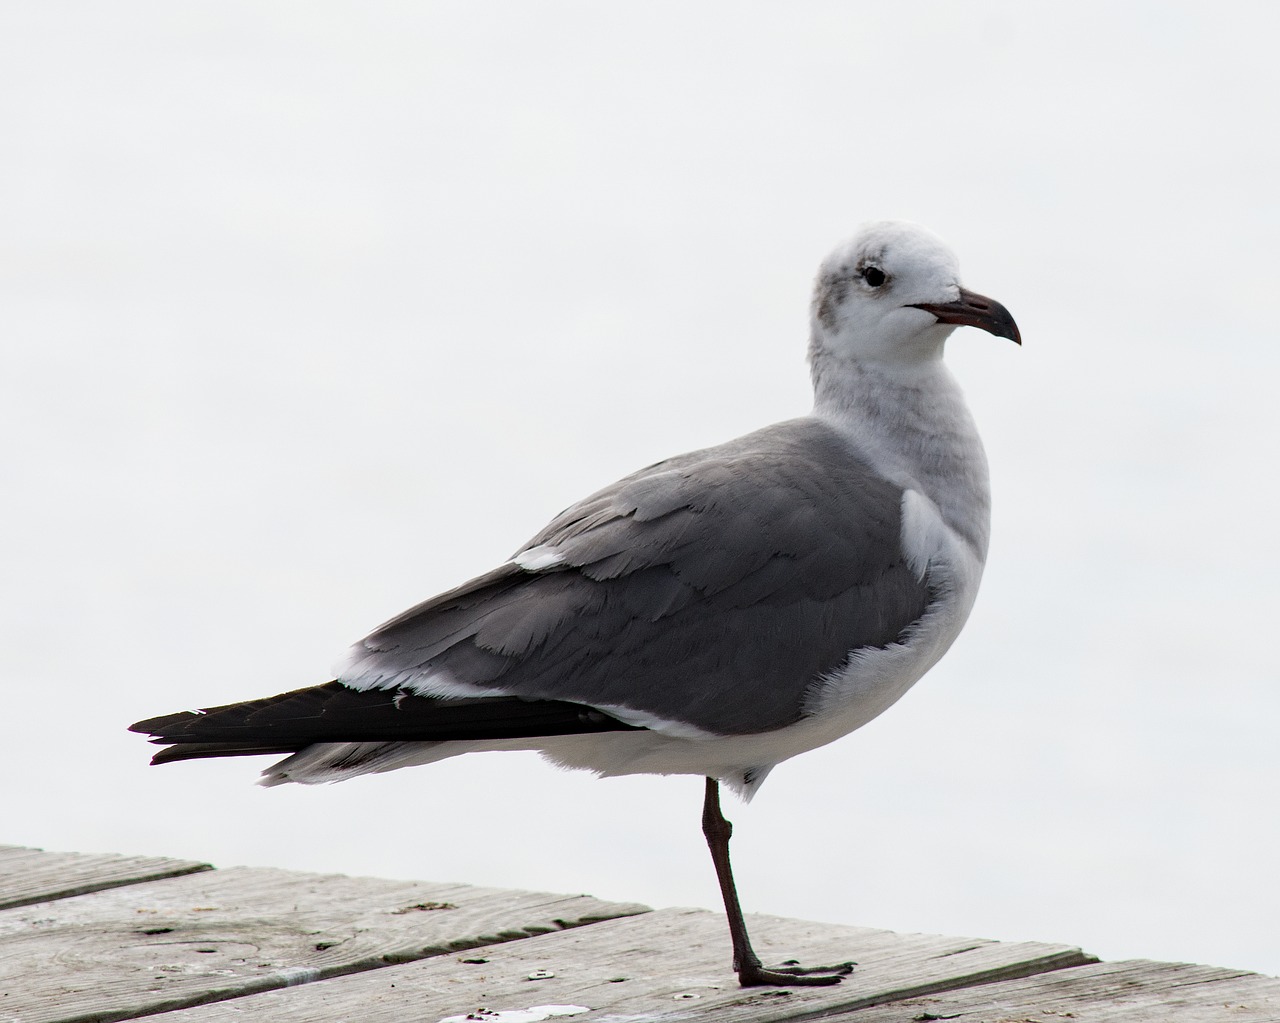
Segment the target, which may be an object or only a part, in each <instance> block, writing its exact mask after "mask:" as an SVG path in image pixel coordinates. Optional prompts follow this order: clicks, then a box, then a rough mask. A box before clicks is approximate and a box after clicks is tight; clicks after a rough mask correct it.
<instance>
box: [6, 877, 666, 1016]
mask: <svg viewBox="0 0 1280 1023" xmlns="http://www.w3.org/2000/svg"><path fill="white" fill-rule="evenodd" d="M644 911H645V907H643V906H637V905H634V904H618V903H608V902H603V901H600V900H598V899H594V898H590V897H588V896H566V895H547V894H541V893H534V892H516V891H505V890H501V889H493V888H472V887H469V886H466V885H450V884H425V883H421V882H410V881H384V880H376V879H371V878H351V877H343V876H340V875H317V874H301V873H295V872H291V871H282V870H259V869H250V868H245V867H241V868H235V869H231V870H212V871H207V872H204V873H198V874H189V875H186V876H183V877H175V878H168V879H165V880H160V881H152V882H148V883H145V884H137V885H131V886H129V887H127V888H114V889H109V890H105V891H98V892H94V893H92V894H88V895H81V896H77V897H74V898H68V899H61V900H59V901H57V902H51V903H42V904H40V905H37V906H30V907H23V908H17V909H9V910H4V911H0V1019H21V1021H22V1023H54V1021H87V1020H95V1021H109V1020H121V1019H132V1018H134V1017H136V1016H141V1015H146V1014H149V1013H155V1012H159V1011H162V1010H165V1009H172V1008H176V1007H179V1006H189V1005H198V1004H201V1003H203V1002H207V1001H210V1000H213V999H219V998H228V997H234V996H237V995H243V994H246V993H248V992H252V991H262V990H269V989H272V988H279V987H285V986H287V985H292V984H299V983H305V982H307V981H311V980H316V979H318V978H323V977H333V976H337V975H341V974H346V973H351V972H354V971H360V970H369V969H374V968H377V967H384V966H386V965H387V964H389V963H403V962H408V961H412V960H416V959H421V958H423V957H426V956H434V955H442V954H444V953H448V952H455V951H458V950H461V949H468V948H473V947H476V946H479V945H490V944H493V943H495V942H503V941H509V940H512V939H516V938H524V937H527V936H529V935H531V934H541V933H545V932H548V931H556V930H558V929H560V928H564V927H575V926H579V925H582V924H586V923H592V922H595V921H598V920H602V919H609V918H612V917H617V916H622V915H626V914H631V913H639V912H644ZM451 961H452V960H451Z"/></svg>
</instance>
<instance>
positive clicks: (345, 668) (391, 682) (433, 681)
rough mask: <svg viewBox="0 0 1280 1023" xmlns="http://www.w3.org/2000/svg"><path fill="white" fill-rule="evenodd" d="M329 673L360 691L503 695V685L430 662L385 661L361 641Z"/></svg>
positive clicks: (432, 694) (383, 655) (455, 695)
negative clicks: (467, 677)
mask: <svg viewBox="0 0 1280 1023" xmlns="http://www.w3.org/2000/svg"><path fill="white" fill-rule="evenodd" d="M333 677H334V678H336V679H337V680H338V681H339V682H341V683H342V684H343V685H347V686H350V687H351V688H352V689H358V690H361V691H362V692H363V691H365V690H369V689H407V690H408V691H409V692H411V693H417V694H418V695H419V696H445V697H465V696H506V695H507V692H506V690H505V689H499V688H497V687H496V686H477V685H474V684H473V683H470V682H463V681H462V680H461V679H459V678H456V677H454V675H453V673H452V672H449V671H446V670H445V669H443V668H440V667H435V666H433V665H431V664H426V665H423V666H422V667H418V668H404V667H401V666H400V665H396V664H388V663H387V660H386V654H384V653H383V652H382V651H381V650H370V649H369V648H368V647H366V646H365V645H364V644H363V643H357V644H356V645H355V646H353V647H352V648H351V653H350V654H348V656H347V659H346V660H345V661H343V662H342V663H341V664H339V665H338V666H337V668H336V669H335V670H334V673H333Z"/></svg>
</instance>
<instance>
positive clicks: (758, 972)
mask: <svg viewBox="0 0 1280 1023" xmlns="http://www.w3.org/2000/svg"><path fill="white" fill-rule="evenodd" d="M856 965H857V964H856V963H836V964H835V965H834V966H801V965H800V964H799V963H797V962H796V961H795V960H794V959H789V960H787V962H785V963H783V964H781V965H780V966H772V967H765V966H761V965H760V964H758V963H756V964H754V965H748V966H745V967H743V968H742V969H739V970H738V983H739V984H741V985H742V986H743V987H762V986H765V985H770V984H772V985H776V986H780V987H789V986H793V985H796V986H808V987H821V986H825V985H829V984H839V983H840V981H842V980H844V978H845V977H847V976H849V974H851V973H852V972H853V968H854V966H856Z"/></svg>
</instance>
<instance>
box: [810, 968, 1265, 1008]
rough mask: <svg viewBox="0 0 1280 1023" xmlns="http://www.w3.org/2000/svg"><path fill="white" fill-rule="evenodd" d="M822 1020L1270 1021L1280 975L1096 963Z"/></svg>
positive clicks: (1213, 969) (1219, 969) (1218, 969)
mask: <svg viewBox="0 0 1280 1023" xmlns="http://www.w3.org/2000/svg"><path fill="white" fill-rule="evenodd" d="M823 1018H824V1019H825V1020H833V1021H834V1020H843V1021H845V1023H902V1021H903V1020H930V1019H960V1020H962V1021H964V1023H1010V1021H1024V1020H1025V1021H1043V1023H1052V1021H1061V1020H1070V1021H1071V1023H1168V1021H1170V1020H1176V1021H1177V1023H1275V1021H1276V1020H1280V979H1276V978H1274V977H1263V976H1260V975H1258V974H1256V973H1244V972H1243V971H1241V970H1227V969H1222V968H1220V967H1216V966H1191V965H1187V964H1185V963H1154V962H1147V961H1145V960H1135V961H1129V962H1115V963H1096V964H1094V965H1091V966H1080V967H1076V968H1074V969H1070V970H1061V971H1059V972H1057V973H1047V974H1043V975H1041V976H1037V977H1030V978H1027V979H1024V980H1016V981H1007V982H1003V983H998V984H988V985H984V986H982V987H976V988H968V989H965V990H962V991H949V992H946V993H944V994H938V995H931V996H929V997H927V998H918V999H911V1000H908V1001H903V1002H896V1003H894V1004H893V1005H892V1006H879V1007H877V1008H874V1009H867V1010H864V1011H862V1012H853V1013H849V1014H844V1013H837V1014H836V1015H834V1016H825V1017H823Z"/></svg>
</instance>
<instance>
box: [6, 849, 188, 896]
mask: <svg viewBox="0 0 1280 1023" xmlns="http://www.w3.org/2000/svg"><path fill="white" fill-rule="evenodd" d="M212 869H213V868H212V867H210V865H209V864H207V863H200V862H198V861H196V860H171V859H167V858H165V857H163V856H118V855H116V854H114V853H101V854H91V853H60V852H45V851H44V850H43V849H28V848H26V847H25V846H20V845H0V909H11V908H13V907H15V906H31V905H34V904H35V903H37V902H50V901H52V900H54V899H67V898H71V897H72V896H74V895H84V894H86V893H87V892H96V891H101V890H102V889H104V888H115V887H118V886H120V885H130V884H139V883H141V882H143V881H157V880H159V879H160V878H163V877H179V876H181V875H183V874H194V873H196V872H197V871H201V870H212Z"/></svg>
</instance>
